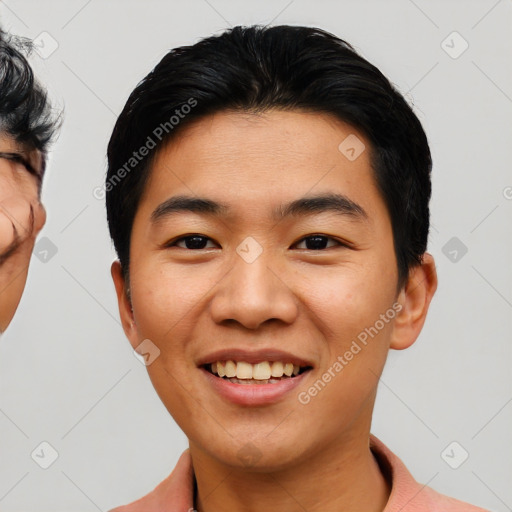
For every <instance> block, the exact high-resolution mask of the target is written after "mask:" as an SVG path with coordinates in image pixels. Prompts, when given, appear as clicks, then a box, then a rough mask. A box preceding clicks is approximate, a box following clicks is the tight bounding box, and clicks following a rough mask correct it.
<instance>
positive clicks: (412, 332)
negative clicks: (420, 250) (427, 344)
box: [390, 252, 437, 350]
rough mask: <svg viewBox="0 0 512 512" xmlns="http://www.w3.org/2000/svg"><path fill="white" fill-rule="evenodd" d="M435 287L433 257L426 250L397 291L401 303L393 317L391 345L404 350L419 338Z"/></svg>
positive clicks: (435, 275) (435, 277)
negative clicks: (399, 308)
mask: <svg viewBox="0 0 512 512" xmlns="http://www.w3.org/2000/svg"><path fill="white" fill-rule="evenodd" d="M436 289H437V272H436V265H435V262H434V258H433V257H432V255H431V254H429V253H427V252H426V253H425V254H424V255H423V258H422V263H421V265H417V266H415V267H413V268H411V269H410V271H409V277H408V278H407V282H406V284H405V285H404V287H403V288H402V290H401V291H400V294H399V296H398V301H397V302H398V303H399V304H400V305H401V306H402V309H401V310H400V311H399V313H398V314H397V316H396V317H395V323H394V326H393V333H392V335H391V344H390V347H391V348H393V349H395V350H403V349H404V348H408V347H410V346H411V345H412V344H413V343H414V342H415V341H416V339H417V338H418V336H419V334H420V332H421V329H422V328H423V324H424V323H425V318H426V317H427V312H428V308H429V306H430V301H431V300H432V297H433V296H434V293H435V291H436Z"/></svg>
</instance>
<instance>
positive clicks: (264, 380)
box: [203, 360, 311, 384]
mask: <svg viewBox="0 0 512 512" xmlns="http://www.w3.org/2000/svg"><path fill="white" fill-rule="evenodd" d="M203 368H204V369H205V370H206V371H208V372H210V373H211V374H213V375H215V376H216V377H219V378H221V379H224V380H227V381H229V382H232V383H233V384H276V383H278V382H281V381H282V380H284V379H293V378H294V377H297V376H298V375H301V374H303V373H304V372H306V371H308V370H311V366H298V365H294V364H293V363H284V362H281V361H263V362H261V363H256V364H251V363H247V362H245V361H233V360H228V361H216V362H214V363H209V364H205V365H204V366H203Z"/></svg>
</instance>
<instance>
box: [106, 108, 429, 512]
mask: <svg viewBox="0 0 512 512" xmlns="http://www.w3.org/2000/svg"><path fill="white" fill-rule="evenodd" d="M350 134H356V135H357V137H358V138H359V139H360V140H362V141H363V142H364V143H365V145H366V148H367V150H365V151H364V152H363V153H362V154H361V155H360V156H359V157H358V158H357V159H356V160H354V161H352V162H351V161H349V160H348V159H347V158H346V157H345V156H344V155H343V154H342V153H341V152H340V151H339V150H338V146H339V144H340V143H341V142H342V141H343V140H344V139H345V138H346V137H347V136H348V135H350ZM369 148H370V143H369V142H368V141H367V140H366V139H365V137H364V136H363V135H362V134H360V133H358V132H357V131H356V130H355V129H354V128H352V127H350V126H349V125H347V124H345V123H342V122H340V121H339V120H336V119H334V118H332V117H330V116H328V115H325V114H318V113H304V112H281V111H269V112H266V113H264V114H260V115H255V114H242V113H233V112H231V113H230V112H222V113H218V114H215V115H213V116H210V117H208V118H205V119H202V120H199V121H197V122H196V123H194V124H193V125H191V126H189V127H187V128H186V129H185V130H184V131H183V132H182V133H181V134H180V137H179V138H177V139H174V140H173V141H172V143H169V144H168V145H167V146H166V147H164V148H163V149H162V150H161V151H160V152H159V154H158V155H157V158H156V160H155V162H154V165H153V169H152V174H151V177H150V180H149V182H148V185H147V187H146V190H145V192H144V194H143V197H142V198H141V202H140V205H139V208H138V210H137V213H136V216H135V220H134V224H133V230H132V238H131V248H130V256H131V263H130V283H129V285H130V294H131V303H130V300H129V299H128V298H127V293H126V292H127V283H125V282H124V280H123V277H122V273H121V268H120V265H119V263H118V262H114V264H113V265H112V276H113V279H114V283H115V286H116V291H117V296H118V302H119V309H120V314H121V319H122V323H123V327H124V330H125V333H126V335H127V337H128V339H129V340H130V343H131V345H132V346H133V347H134V348H135V347H137V346H138V345H139V344H140V343H141V341H142V340H144V339H150V340H151V341H152V342H153V343H154V344H155V345H157V346H158V348H159V349H160V351H161V353H160V356H159V357H158V358H156V359H155V361H154V362H153V363H152V364H151V365H149V366H148V367H147V369H148V373H149V376H150V378H151V380H152V383H153V385H154V387H155V389H156V391H157V392H158V394H159V396H160V398H161V400H162V402H163V403H164V405H165V406H166V407H167V409H168V410H169V412H170V413H171V415H172V416H173V417H174V419H175V420H176V422H177V423H178V424H179V426H180V427H181V428H182V429H183V431H184V432H185V434H186V435H187V437H188V439H189V445H190V455H191V457H192V462H193V467H194V473H195V477H196V480H197V484H198V496H197V503H196V507H197V508H198V510H200V511H202V512H203V511H204V512H210V511H217V512H218V511H224V510H225V511H233V510H239V511H253V510H254V511H256V510H271V509H276V510H282V511H296V510H308V511H310V512H314V511H320V510H321V511H323V512H326V511H337V512H340V511H353V510H365V511H368V512H377V511H382V510H383V508H384V507H385V504H386V502H387V499H388V497H389V492H390V487H389V482H388V481H387V480H386V478H385V477H384V475H383V474H382V473H381V470H380V468H379V466H378V464H377V462H376V460H375V458H374V457H373V455H372V453H371V451H370V449H369V446H368V438H369V432H370V424H371V417H372V410H373V405H374V400H375V395H376V390H377V383H378V377H379V376H380V374H381V372H382V369H383V366H384V363H385V360H386V356H387V353H388V350H389V349H390V348H393V349H404V348H407V347H408V346H410V345H411V344H412V343H413V342H414V341H415V340H416V338H417V336H418V335H419V333H420V331H421V328H422V326H423V323H424V320H425V317H426V314H427V310H428V307H429V303H430V300H431V298H432V296H433V294H434V292H435V289H436V286H437V277H436V272H435V266H434V261H433V258H432V257H431V255H429V254H427V253H426V254H425V255H424V259H423V264H422V265H420V266H417V267H415V268H414V269H412V270H411V272H410V276H409V279H408V281H407V283H406V285H405V286H404V288H403V289H402V290H400V291H399V292H397V280H398V271H397V265H396V257H395V253H394V248H393V237H392V230H391V223H390V218H389V215H388V213H387V210H386V207H385V204H384V201H383V199H382V198H381V197H380V195H379V193H378V191H377V189H376V185H375V182H374V177H373V174H372V170H371V167H370V154H369ZM333 192H336V193H339V194H343V195H345V196H347V197H348V198H349V199H350V200H352V201H353V202H355V203H357V204H359V205H360V206H361V207H362V208H364V210H365V212H366V214H367V217H366V218H364V219H359V218H354V217H353V216H347V215H339V214H336V213H333V212H322V213H316V214H313V215H306V216H301V217H290V218H285V219H283V220H281V221H279V222H276V221H275V220H273V219H272V218H271V212H272V210H273V209H274V208H275V207H277V206H278V205H281V204H283V203H287V202H289V201H292V200H295V199H298V198H300V197H303V196H305V195H315V194H322V193H333ZM178 194H180V195H181V194H186V195H192V196H194V195H196V196H201V197H207V198H210V199H213V200H215V201H219V202H223V203H226V204H228V205H229V206H230V213H229V214H228V215H226V216H224V217H215V216H207V215H199V214H197V213H188V212H187V213H178V214H174V215H173V216H169V217H168V218H164V219H162V220H161V221H160V222H158V223H156V224H154V223H152V222H151V214H152V212H153V211H154V210H155V208H157V206H158V205H160V204H161V203H162V202H164V201H165V200H167V199H168V198H170V197H172V196H175V195H178ZM191 234H201V235H202V236H205V237H208V239H207V243H205V248H203V249H187V245H186V243H185V241H183V240H181V241H179V240H178V241H177V245H176V244H175V245H171V246H166V243H167V242H169V241H175V240H177V239H180V238H181V237H183V236H185V235H191ZM318 234H322V235H325V236H329V237H333V239H332V240H331V239H329V242H328V244H327V247H326V248H325V249H321V250H313V249H311V248H310V247H311V246H308V245H307V244H306V241H305V240H304V238H305V237H307V236H311V235H318ZM248 236H251V237H253V238H254V239H255V240H257V241H258V243H259V244H260V245H261V247H262V249H263V252H262V253H261V255H260V256H259V257H258V258H257V259H256V260H255V261H254V262H252V263H250V264H248V263H246V262H245V261H244V260H243V259H242V258H241V257H240V256H239V255H238V254H237V252H236V248H237V246H238V245H239V244H240V243H241V242H242V241H243V240H244V239H245V238H246V237H248ZM336 240H338V241H341V242H347V243H348V244H349V247H345V246H342V245H337V243H336ZM308 247H309V248H308ZM395 302H398V303H400V305H401V307H402V309H401V311H400V313H399V314H398V315H397V316H396V317H395V319H394V320H392V321H390V322H389V323H388V324H386V325H385V327H384V328H383V329H382V330H381V331H379V333H378V335H377V336H375V337H374V338H373V339H372V340H371V341H370V342H369V343H368V345H367V346H366V347H364V349H363V350H361V352H360V353H359V354H358V355H357V356H356V357H354V358H353V359H352V361H350V362H349V364H347V365H346V366H345V367H344V369H343V371H342V372H341V373H340V374H339V375H337V376H336V377H335V378H333V379H332V380H331V382H330V383H329V384H328V385H327V386H326V387H325V388H324V389H323V390H322V391H321V392H320V393H318V395H317V396H315V397H314V398H312V399H311V401H310V403H308V404H307V405H303V404H301V403H299V401H298V399H297V392H299V391H304V390H307V389H308V388H309V387H310V386H311V385H312V384H313V383H314V382H315V381H317V379H319V378H321V376H322V374H323V373H324V372H326V371H327V370H328V368H329V367H331V366H332V365H333V363H334V361H336V358H337V357H338V356H340V355H343V354H344V353H345V352H346V351H347V350H348V349H349V347H350V345H351V343H352V340H354V339H355V338H356V337H357V335H358V334H359V333H360V332H361V331H362V330H364V328H365V327H369V326H373V325H374V324H375V321H376V320H377V319H379V315H380V314H383V313H385V312H386V311H387V310H389V308H391V307H392V305H393V304H394V303H395ZM132 308H133V309H132ZM235 347H236V348H245V349H247V348H249V349H252V348H267V347H278V348H280V349H282V350H286V351H288V352H291V353H293V354H294V355H297V356H298V357H302V358H303V359H305V360H307V361H310V362H311V363H312V366H313V369H312V370H311V371H310V372H309V373H308V374H307V375H306V376H305V379H304V381H303V382H302V383H301V386H300V389H298V390H296V391H297V392H295V391H294V392H292V393H289V394H287V395H286V396H285V397H284V398H283V399H281V400H280V401H278V402H277V403H273V404H271V405H265V406H259V407H249V406H240V405H235V404H233V403H231V402H228V401H227V400H225V399H223V398H222V397H220V396H219V395H218V394H216V392H215V391H213V389H212V388H211V387H210V386H208V385H207V384H206V383H205V378H204V375H203V374H202V371H201V370H199V369H198V367H197V364H198V361H199V360H200V359H201V358H202V357H204V356H205V355H207V354H209V353H211V352H213V351H215V350H219V349H223V348H235ZM248 441H250V442H251V443H252V445H253V446H254V447H256V449H257V450H258V453H259V458H258V459H257V460H256V461H254V462H253V463H252V464H251V465H250V466H249V467H248V466H247V465H245V464H244V462H243V461H242V460H241V459H240V457H239V450H240V449H242V448H243V447H244V446H245V445H246V444H247V443H248ZM160 498H161V499H164V498H163V495H162V496H161V497H160ZM157 499H158V498H157ZM123 510H129V509H125V508H123Z"/></svg>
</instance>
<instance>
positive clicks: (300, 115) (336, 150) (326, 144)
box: [141, 110, 383, 213]
mask: <svg viewBox="0 0 512 512" xmlns="http://www.w3.org/2000/svg"><path fill="white" fill-rule="evenodd" d="M347 150H348V151H347ZM326 192H335V193H342V194H344V195H348V196H350V198H351V199H352V200H354V201H355V202H357V203H360V204H361V203H365V204H366V206H365V210H367V211H368V212H370V213H371V212H372V209H373V210H375V212H374V213H377V210H381V209H382V207H383V202H382V200H381V198H380V196H379V194H378V192H377V189H376V186H375V183H374V175H373V170H372V166H371V155H370V144H369V142H368V141H367V139H366V138H365V137H364V136H363V135H362V134H361V133H359V132H358V131H357V130H355V129H354V128H353V127H352V126H350V125H348V124H346V123H343V122H341V121H339V120H338V119H336V118H334V117H333V116H330V115H327V114H321V113H311V112H297V111H277V110H273V111H267V112H265V113H260V114H253V113H241V112H221V113H218V114H214V115H211V116H208V117H205V118H203V119H200V120H199V121H196V122H194V123H193V124H191V125H189V126H188V127H186V128H184V129H183V131H182V132H181V133H179V134H178V136H177V137H175V138H173V139H172V140H171V141H169V142H168V143H167V145H166V146H164V147H163V148H162V149H160V151H159V153H158V154H157V155H156V158H155V159H154V161H153V165H152V170H151V175H150V179H149V181H148V184H147V186H146V189H145V193H144V196H143V198H142V200H141V208H142V207H143V205H144V203H151V204H153V205H155V204H156V203H158V202H162V201H164V200H166V199H167V198H169V197H171V196H173V195H178V194H180V195H183V194H186V195H197V196H201V197H209V198H211V199H213V200H216V201H219V202H222V203H231V204H234V205H238V207H241V208H243V210H244V211H246V212H251V211H252V212H253V213H255V212H256V211H258V212H260V211H262V210H263V209H264V208H265V207H266V206H267V205H268V206H269V208H271V209H272V210H273V211H274V210H275V208H276V206H279V205H280V204H282V203H284V202H289V201H292V200H293V199H295V198H296V197H297V196H299V195H300V196H306V195H311V194H318V193H326ZM381 213H382V212H381Z"/></svg>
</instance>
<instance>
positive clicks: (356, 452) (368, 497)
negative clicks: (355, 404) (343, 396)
mask: <svg viewBox="0 0 512 512" xmlns="http://www.w3.org/2000/svg"><path fill="white" fill-rule="evenodd" d="M368 439H369V435H368V433H367V435H366V436H364V435H363V436H361V435H358V436H357V437H344V438H343V439H338V440H337V441H336V442H335V443H333V444H331V445H330V446H329V447H327V448H325V449H323V450H320V451H317V452H315V454H314V455H312V456H309V457H305V458H304V459H302V460H301V461H300V462H298V463H297V464H294V465H293V467H289V468H286V469H281V470H279V471H265V472H262V471H259V472H255V471H248V470H246V469H243V468H242V469H238V468H235V469H234V468H233V467H229V466H226V465H223V464H221V463H219V462H218V461H217V460H214V459H212V458H210V457H209V456H207V455H206V454H205V453H204V452H200V451H199V450H198V449H197V447H193V446H191V455H192V460H193V465H194V472H195V477H196V481H197V489H198V492H197V503H196V508H197V510H198V511H199V512H213V511H215V512H220V511H230V512H232V511H237V512H242V511H243V512H252V511H261V510H273V509H277V510H280V511H282V512H291V511H298V510H307V511H308V512H317V511H322V512H330V511H332V512H334V511H336V512H349V511H353V510H365V511H366V512H382V511H383V510H384V508H385V506H386V503H387V500H388V498H389V493H390V486H389V483H388V482H387V480H386V478H385V477H384V476H383V474H382V472H381V470H380V468H379V465H378V463H377V461H376V460H375V458H374V456H373V454H372V452H371V451H370V448H369V443H368Z"/></svg>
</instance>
